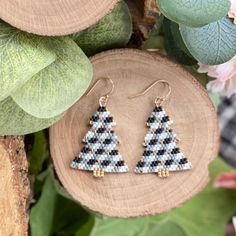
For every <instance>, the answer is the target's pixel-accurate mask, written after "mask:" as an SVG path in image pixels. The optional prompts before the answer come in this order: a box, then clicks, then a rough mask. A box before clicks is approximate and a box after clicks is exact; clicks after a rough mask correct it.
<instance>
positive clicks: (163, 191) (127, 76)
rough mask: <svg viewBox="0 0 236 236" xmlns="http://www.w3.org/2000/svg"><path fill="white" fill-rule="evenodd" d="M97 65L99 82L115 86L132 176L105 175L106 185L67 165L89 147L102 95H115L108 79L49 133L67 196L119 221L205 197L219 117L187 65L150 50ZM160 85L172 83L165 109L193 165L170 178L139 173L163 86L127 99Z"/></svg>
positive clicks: (112, 107) (118, 54) (113, 108)
mask: <svg viewBox="0 0 236 236" xmlns="http://www.w3.org/2000/svg"><path fill="white" fill-rule="evenodd" d="M92 63H93V66H94V79H93V83H94V82H95V81H96V80H98V79H99V78H101V77H109V78H111V79H112V80H113V82H114V85H115V90H114V93H113V95H112V96H111V97H110V100H109V102H108V104H107V108H108V110H109V111H110V112H111V114H112V115H113V117H114V120H115V121H116V123H117V126H116V127H115V131H116V133H117V135H118V137H119V139H120V141H121V143H120V145H119V151H120V153H121V154H122V156H123V158H124V160H125V161H126V163H127V164H128V166H129V168H130V172H129V173H124V174H119V173H114V174H109V173H105V176H104V177H103V178H102V179H96V178H94V177H93V175H92V172H86V171H81V170H73V169H71V168H70V167H69V165H70V162H71V161H72V159H73V158H74V156H75V155H76V154H78V153H79V151H80V150H81V148H82V147H83V144H81V140H82V138H83V137H84V136H85V134H86V133H87V131H88V130H89V129H90V126H89V125H88V121H89V119H90V117H91V116H92V115H93V113H94V112H95V111H96V109H97V108H98V100H99V97H100V96H101V95H103V94H105V93H107V92H108V91H109V90H110V87H109V84H106V82H105V80H104V81H102V82H100V84H98V85H97V86H96V88H95V89H94V91H93V92H92V93H91V95H89V96H86V97H83V98H82V99H80V100H79V101H78V102H77V103H76V104H75V105H74V106H73V107H72V108H71V109H70V110H69V111H68V112H67V113H66V115H65V116H64V118H62V119H61V120H60V121H59V122H58V123H57V124H55V125H54V126H53V127H51V129H50V147H51V154H52V158H53V161H54V165H55V168H56V172H57V174H58V176H59V178H60V180H61V182H62V184H63V185H64V187H65V188H66V189H67V191H68V192H69V193H70V194H71V195H72V196H73V197H74V198H75V199H76V200H78V201H79V202H80V203H81V204H82V205H84V206H86V207H88V208H89V209H91V210H93V211H95V212H98V213H101V214H104V215H108V216H118V217H134V216H143V215H150V214H156V213H161V212H164V211H168V210H170V209H171V208H174V207H177V206H179V205H180V204H182V203H183V202H185V201H186V200H188V199H190V198H192V197H193V196H194V195H195V194H196V193H198V192H199V191H201V190H202V189H203V187H204V186H205V185H206V184H207V182H208V164H209V162H210V161H211V160H213V158H214V157H215V156H216V154H217V151H218V144H219V142H218V141H219V133H218V128H217V127H218V126H217V117H216V112H215V109H214V107H213V105H212V103H211V101H210V100H209V98H208V95H207V94H206V92H205V90H204V88H203V87H202V86H201V85H200V84H199V83H198V82H197V81H196V80H195V79H194V78H193V76H192V75H191V74H189V73H188V72H187V71H186V70H184V69H183V68H182V67H180V66H178V65H176V64H175V63H173V62H171V61H170V60H168V59H166V58H163V57H160V56H154V55H151V54H149V53H147V52H142V51H138V50H132V49H119V50H111V51H107V52H104V53H101V54H98V55H96V56H95V57H93V58H92ZM160 79H165V80H167V81H168V82H169V83H170V85H171V88H172V93H171V96H170V98H169V100H168V102H166V103H165V105H164V109H165V110H166V112H167V113H168V114H169V116H170V118H171V119H172V120H173V121H174V124H173V125H172V128H173V130H174V131H175V132H176V133H177V136H178V138H179V139H180V143H179V147H180V149H181V151H182V152H183V153H184V154H185V155H186V156H187V157H188V159H189V160H190V161H191V162H192V164H193V169H192V170H188V171H181V172H170V176H169V177H168V178H166V179H160V178H159V177H158V176H157V174H135V173H134V172H133V169H134V167H135V165H136V164H137V162H138V161H139V160H140V158H141V156H142V153H143V147H142V143H143V140H144V136H145V134H146V132H147V127H146V120H147V118H148V117H149V115H150V113H151V112H152V110H153V109H154V99H155V98H156V96H157V94H159V95H161V94H163V95H164V93H165V92H166V91H165V90H164V88H163V87H162V86H161V85H157V86H155V87H154V88H152V89H151V90H150V91H149V92H148V93H147V94H146V95H145V96H142V97H138V98H136V99H128V97H129V96H130V95H134V94H137V93H140V92H142V91H143V90H144V89H145V88H147V87H148V86H149V85H150V84H151V83H153V82H154V81H156V80H160ZM93 83H92V84H93Z"/></svg>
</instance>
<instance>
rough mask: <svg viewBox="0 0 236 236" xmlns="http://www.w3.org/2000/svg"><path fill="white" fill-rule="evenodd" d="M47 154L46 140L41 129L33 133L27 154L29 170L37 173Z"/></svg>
mask: <svg viewBox="0 0 236 236" xmlns="http://www.w3.org/2000/svg"><path fill="white" fill-rule="evenodd" d="M48 156H49V153H48V149H47V140H46V137H45V134H44V132H43V131H40V132H37V133H35V134H34V144H33V149H32V151H31V152H30V154H29V162H30V165H29V170H30V173H31V174H34V175H37V174H38V173H39V171H41V169H42V165H43V162H44V161H45V160H46V158H47V157H48Z"/></svg>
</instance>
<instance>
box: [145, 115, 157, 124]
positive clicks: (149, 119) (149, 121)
mask: <svg viewBox="0 0 236 236" xmlns="http://www.w3.org/2000/svg"><path fill="white" fill-rule="evenodd" d="M155 121H156V119H155V117H153V116H151V117H149V118H148V120H147V123H154V122H155Z"/></svg>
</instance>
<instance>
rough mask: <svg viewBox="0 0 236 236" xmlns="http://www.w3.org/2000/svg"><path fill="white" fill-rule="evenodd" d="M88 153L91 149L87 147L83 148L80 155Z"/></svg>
mask: <svg viewBox="0 0 236 236" xmlns="http://www.w3.org/2000/svg"><path fill="white" fill-rule="evenodd" d="M90 151H91V149H90V148H88V147H83V148H82V150H81V152H82V153H89V152H90Z"/></svg>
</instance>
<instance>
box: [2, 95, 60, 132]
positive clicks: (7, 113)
mask: <svg viewBox="0 0 236 236" xmlns="http://www.w3.org/2000/svg"><path fill="white" fill-rule="evenodd" d="M61 117H62V115H59V116H57V117H53V118H50V119H39V118H36V117H33V116H31V115H29V114H28V113H26V112H25V111H23V110H22V109H21V108H20V107H19V106H18V105H17V104H16V103H15V102H14V101H13V100H12V99H11V98H10V97H8V98H6V99H5V100H3V101H1V102H0V135H24V134H29V133H33V132H37V131H39V130H42V129H45V128H47V127H49V126H51V125H52V124H54V123H55V122H57V121H58V120H59V119H60V118H61Z"/></svg>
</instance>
